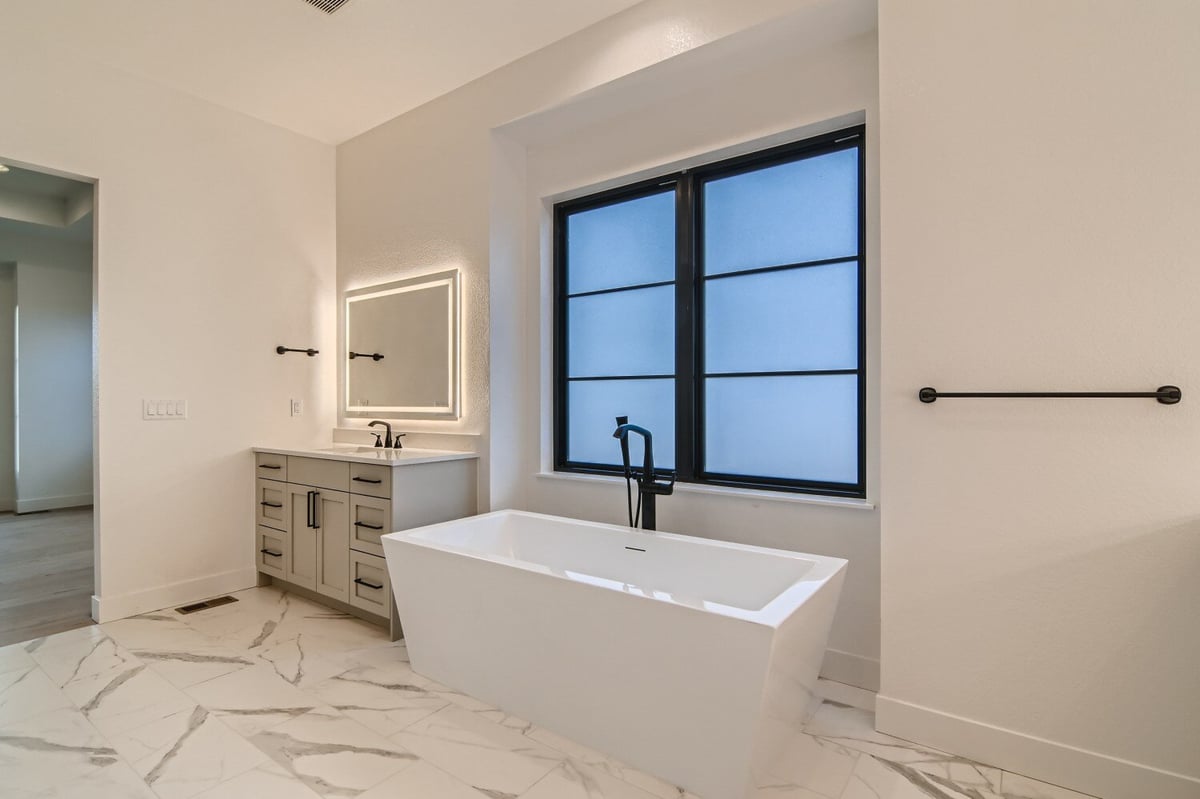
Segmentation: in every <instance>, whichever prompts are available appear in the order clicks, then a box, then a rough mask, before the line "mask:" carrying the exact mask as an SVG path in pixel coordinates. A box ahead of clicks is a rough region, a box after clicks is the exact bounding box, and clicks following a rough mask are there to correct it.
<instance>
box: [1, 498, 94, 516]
mask: <svg viewBox="0 0 1200 799" xmlns="http://www.w3.org/2000/svg"><path fill="white" fill-rule="evenodd" d="M91 504H92V495H91V494H65V495H63V496H61V497H35V498H34V499H18V500H17V501H16V504H15V510H16V512H17V513H36V512H37V511H40V510H56V509H58V508H78V507H82V506H83V505H91Z"/></svg>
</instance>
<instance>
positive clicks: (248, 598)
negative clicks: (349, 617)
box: [183, 588, 321, 654]
mask: <svg viewBox="0 0 1200 799" xmlns="http://www.w3.org/2000/svg"><path fill="white" fill-rule="evenodd" d="M234 596H236V597H237V599H238V602H236V603H231V604H229V605H223V606H221V607H217V608H213V609H211V610H205V611H202V612H200V613H195V614H192V615H190V616H184V617H183V619H184V623H185V624H187V625H188V626H189V627H191V628H192V629H194V630H197V631H198V632H200V633H203V634H204V635H206V636H208V637H209V638H211V639H213V640H214V642H215V643H217V644H219V645H221V646H225V647H227V648H229V649H233V650H235V651H238V652H242V651H250V652H251V653H252V654H256V652H255V650H258V649H261V648H262V647H263V646H267V645H269V644H272V643H275V642H276V641H283V640H287V638H288V637H295V635H294V633H292V634H291V635H289V634H287V633H286V632H285V631H284V630H281V629H280V627H281V625H284V624H285V623H286V622H287V620H288V618H289V614H291V615H296V614H308V613H316V612H319V611H320V610H321V607H320V606H319V605H316V604H314V603H312V602H309V601H308V600H305V599H301V598H300V597H296V596H292V595H291V594H285V593H282V592H280V591H278V590H277V589H272V588H262V589H250V590H249V591H241V592H239V593H237V594H235V595H234Z"/></svg>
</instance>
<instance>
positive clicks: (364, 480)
mask: <svg viewBox="0 0 1200 799" xmlns="http://www.w3.org/2000/svg"><path fill="white" fill-rule="evenodd" d="M351 479H353V480H354V482H356V483H371V484H372V485H379V484H380V483H382V482H383V481H382V480H372V479H371V478H369V477H354V478H351Z"/></svg>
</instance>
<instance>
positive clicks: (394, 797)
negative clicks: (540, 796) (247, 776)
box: [247, 760, 495, 799]
mask: <svg viewBox="0 0 1200 799" xmlns="http://www.w3.org/2000/svg"><path fill="white" fill-rule="evenodd" d="M491 796H492V797H493V799H494V796H495V795H491ZM409 797H412V799H489V794H483V793H480V792H479V791H477V790H475V789H474V788H472V787H471V786H469V785H467V784H466V783H465V782H461V781H460V780H456V779H455V778H454V777H451V776H450V775H449V774H447V773H446V772H444V771H442V770H441V769H440V768H437V767H435V766H431V765H430V764H428V763H426V762H425V761H423V760H419V761H417V762H416V763H414V764H413V765H411V766H409V767H408V768H406V769H404V771H401V772H400V773H399V774H397V775H395V776H394V777H388V778H387V779H386V780H384V781H383V782H381V783H379V784H378V785H376V786H375V787H374V788H372V789H371V790H369V791H367V792H366V793H364V794H362V795H361V796H359V799H408V798H409ZM247 799H250V798H249V797H248V798H247Z"/></svg>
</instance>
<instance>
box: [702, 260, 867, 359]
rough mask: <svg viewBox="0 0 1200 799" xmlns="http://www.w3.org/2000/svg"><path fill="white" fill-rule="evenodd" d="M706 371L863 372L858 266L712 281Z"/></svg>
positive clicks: (706, 327) (707, 301) (707, 312)
mask: <svg viewBox="0 0 1200 799" xmlns="http://www.w3.org/2000/svg"><path fill="white" fill-rule="evenodd" d="M704 292H705V293H704V337H705V338H704V356H705V370H706V371H707V372H709V373H712V372H778V371H801V370H810V369H856V368H857V367H858V264H857V263H848V264H830V265H828V266H810V267H805V268H803V269H791V270H788V271H783V272H764V273H758V274H753V275H744V276H738V277H726V278H721V279H720V280H709V281H707V282H706V283H705V285H704Z"/></svg>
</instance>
